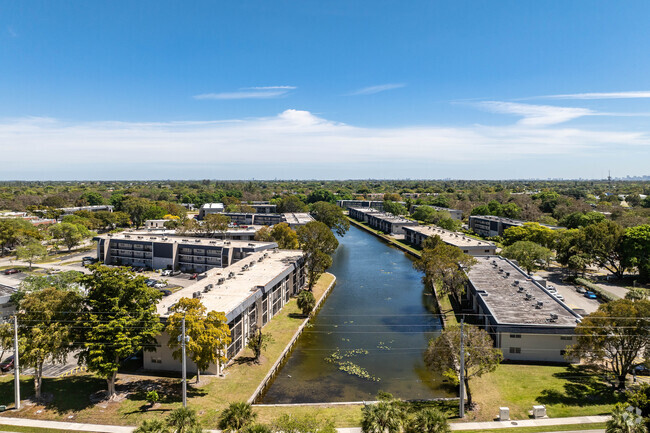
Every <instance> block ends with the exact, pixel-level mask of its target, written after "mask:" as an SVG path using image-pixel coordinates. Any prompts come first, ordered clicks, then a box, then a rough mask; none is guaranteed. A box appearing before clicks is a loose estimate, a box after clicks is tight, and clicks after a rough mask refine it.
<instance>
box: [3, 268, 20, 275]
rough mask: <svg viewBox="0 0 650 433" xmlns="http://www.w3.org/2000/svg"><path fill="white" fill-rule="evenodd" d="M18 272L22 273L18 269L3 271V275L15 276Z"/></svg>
mask: <svg viewBox="0 0 650 433" xmlns="http://www.w3.org/2000/svg"><path fill="white" fill-rule="evenodd" d="M19 272H22V271H21V270H20V269H16V268H12V269H5V275H11V274H17V273H19Z"/></svg>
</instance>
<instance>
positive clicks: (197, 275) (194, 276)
mask: <svg viewBox="0 0 650 433" xmlns="http://www.w3.org/2000/svg"><path fill="white" fill-rule="evenodd" d="M198 277H199V274H192V275H190V280H196V279H197V278H198Z"/></svg>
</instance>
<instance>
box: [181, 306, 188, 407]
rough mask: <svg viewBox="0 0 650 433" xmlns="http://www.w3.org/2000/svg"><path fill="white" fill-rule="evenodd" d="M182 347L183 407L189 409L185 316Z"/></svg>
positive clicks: (182, 329)
mask: <svg viewBox="0 0 650 433" xmlns="http://www.w3.org/2000/svg"><path fill="white" fill-rule="evenodd" d="M180 340H181V347H182V349H183V407H187V361H186V360H185V342H186V341H187V340H186V337H185V315H183V322H182V325H181V336H180Z"/></svg>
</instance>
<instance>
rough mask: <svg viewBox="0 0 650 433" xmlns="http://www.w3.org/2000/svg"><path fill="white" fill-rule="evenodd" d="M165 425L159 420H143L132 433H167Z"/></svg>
mask: <svg viewBox="0 0 650 433" xmlns="http://www.w3.org/2000/svg"><path fill="white" fill-rule="evenodd" d="M168 432H169V430H168V429H167V424H165V422H164V421H163V420H160V419H145V420H144V421H142V424H140V427H138V428H137V429H135V430H133V433H168Z"/></svg>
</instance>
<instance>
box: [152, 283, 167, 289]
mask: <svg viewBox="0 0 650 433" xmlns="http://www.w3.org/2000/svg"><path fill="white" fill-rule="evenodd" d="M153 286H154V287H155V288H156V289H164V288H165V287H167V284H165V283H156V284H154V285H153Z"/></svg>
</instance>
